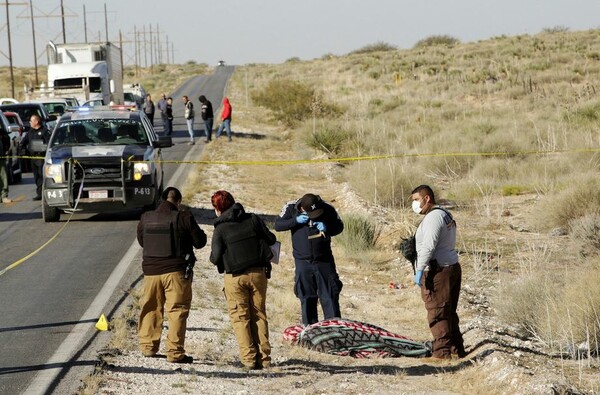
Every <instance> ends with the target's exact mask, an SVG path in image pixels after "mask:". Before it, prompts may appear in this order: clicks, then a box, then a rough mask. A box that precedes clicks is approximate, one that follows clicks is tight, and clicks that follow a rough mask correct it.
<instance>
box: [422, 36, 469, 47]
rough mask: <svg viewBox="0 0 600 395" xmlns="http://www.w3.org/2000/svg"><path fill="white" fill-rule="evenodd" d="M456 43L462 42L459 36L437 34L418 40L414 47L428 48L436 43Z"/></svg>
mask: <svg viewBox="0 0 600 395" xmlns="http://www.w3.org/2000/svg"><path fill="white" fill-rule="evenodd" d="M456 44H460V40H459V39H458V38H455V37H452V36H448V35H437V36H429V37H427V38H424V39H422V40H420V41H418V42H417V43H416V44H415V46H414V48H415V49H416V48H426V47H432V46H435V45H445V46H448V47H452V46H454V45H456Z"/></svg>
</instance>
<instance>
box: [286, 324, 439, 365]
mask: <svg viewBox="0 0 600 395" xmlns="http://www.w3.org/2000/svg"><path fill="white" fill-rule="evenodd" d="M283 339H284V340H285V341H287V342H289V343H292V344H297V345H299V346H302V347H306V348H310V349H312V350H315V351H320V352H324V353H327V354H334V355H342V356H351V357H354V358H371V357H383V358H387V357H427V356H429V355H431V345H430V343H429V342H428V343H420V342H417V341H414V340H412V339H409V338H407V337H405V336H401V335H398V334H396V333H392V332H389V331H386V330H385V329H383V328H380V327H377V326H375V325H370V324H367V323H364V322H359V321H353V320H346V319H331V320H323V321H319V322H317V323H316V324H312V325H309V326H307V327H304V326H302V325H295V326H290V327H289V328H286V329H285V330H284V331H283Z"/></svg>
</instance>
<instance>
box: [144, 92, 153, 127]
mask: <svg viewBox="0 0 600 395" xmlns="http://www.w3.org/2000/svg"><path fill="white" fill-rule="evenodd" d="M154 111H155V109H154V102H153V101H152V96H150V94H147V95H146V101H145V102H144V114H146V116H147V117H148V119H149V120H150V124H151V125H152V126H154Z"/></svg>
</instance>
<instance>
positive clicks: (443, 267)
mask: <svg viewBox="0 0 600 395" xmlns="http://www.w3.org/2000/svg"><path fill="white" fill-rule="evenodd" d="M411 198H412V209H413V211H414V212H415V213H416V214H420V215H424V216H425V217H424V218H423V221H421V223H420V224H419V227H418V228H417V231H416V233H415V238H416V247H417V262H416V274H415V278H414V282H415V284H416V285H418V286H419V287H420V288H421V298H422V299H423V302H425V309H426V310H427V321H428V322H429V328H430V329H431V334H432V335H433V339H434V340H433V353H432V358H435V359H450V358H452V357H458V358H462V357H464V356H465V355H466V353H465V348H464V345H463V338H462V334H461V333H460V328H459V325H458V324H459V319H458V314H457V313H456V309H457V307H458V297H459V294H460V287H461V278H462V271H461V267H460V264H459V263H458V253H457V252H456V248H455V246H456V221H454V218H452V214H450V213H449V212H448V211H446V210H445V209H443V208H441V207H440V206H438V205H437V204H436V202H435V196H434V193H433V190H432V189H431V187H429V186H428V185H420V186H418V187H416V188H415V189H414V190H413V191H412V193H411Z"/></svg>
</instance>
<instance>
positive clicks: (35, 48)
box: [2, 0, 87, 86]
mask: <svg viewBox="0 0 600 395" xmlns="http://www.w3.org/2000/svg"><path fill="white" fill-rule="evenodd" d="M2 4H4V3H2ZM18 4H19V5H29V15H28V16H20V15H18V16H17V19H21V18H22V19H31V35H32V39H33V61H34V65H35V85H36V86H37V85H39V73H38V72H39V70H38V55H37V44H36V34H35V19H34V18H62V21H63V26H64V21H65V19H64V18H65V17H75V16H76V15H74V14H69V15H65V14H64V13H63V14H62V15H51V14H46V13H44V12H43V11H40V10H39V9H37V8H36V11H37V12H38V13H41V14H42V15H34V13H33V12H34V11H33V9H34V6H33V0H30V1H29V2H28V3H18ZM10 5H17V3H10ZM84 14H85V6H84ZM64 34H65V32H64V29H63V39H64ZM59 35H60V33H59V34H58V35H57V36H56V37H54V38H53V39H52V40H57V39H58V36H59ZM86 36H87V32H86ZM43 52H44V51H42V53H43Z"/></svg>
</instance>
